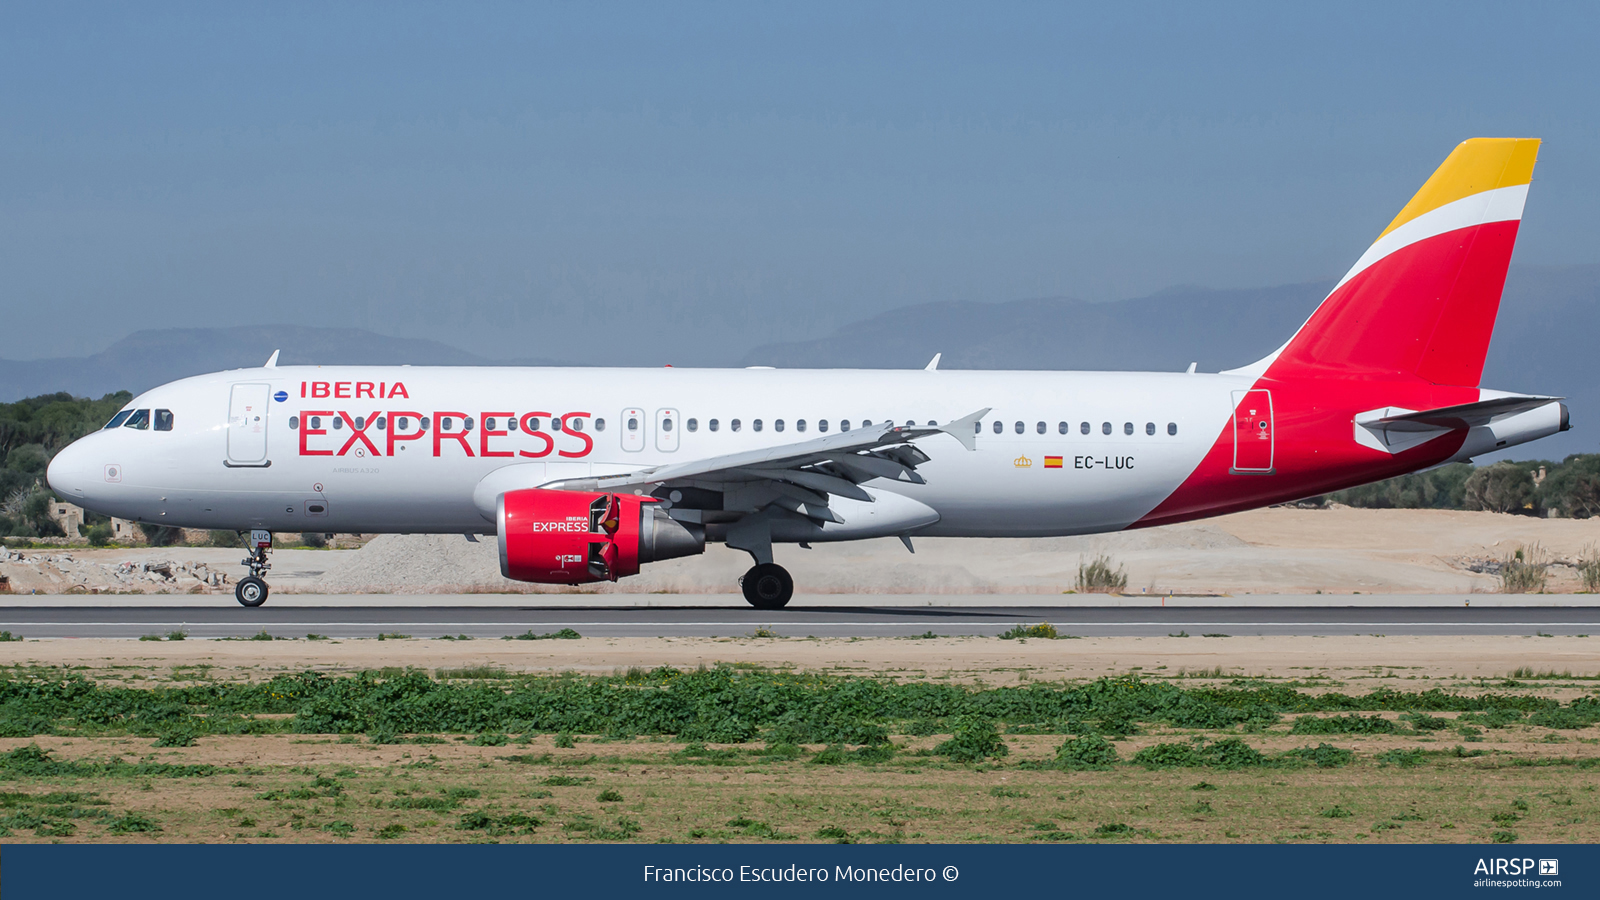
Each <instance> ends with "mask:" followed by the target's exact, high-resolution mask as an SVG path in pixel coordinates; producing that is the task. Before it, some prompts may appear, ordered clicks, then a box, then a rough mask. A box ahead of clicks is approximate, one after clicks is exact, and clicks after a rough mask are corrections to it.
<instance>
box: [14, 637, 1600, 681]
mask: <svg viewBox="0 0 1600 900" xmlns="http://www.w3.org/2000/svg"><path fill="white" fill-rule="evenodd" d="M719 663H726V664H730V665H740V666H748V665H756V666H770V667H777V668H793V669H796V670H800V671H808V672H816V671H821V672H833V673H838V674H856V675H880V674H881V675H891V676H894V677H897V678H930V679H931V678H937V679H951V680H954V681H958V682H963V683H964V682H973V681H979V680H981V681H983V682H985V683H988V684H1012V683H1016V682H1018V681H1025V680H1030V679H1031V680H1034V681H1058V680H1062V679H1070V680H1079V679H1090V678H1098V677H1101V676H1104V675H1120V674H1124V673H1128V672H1141V673H1144V674H1148V675H1160V676H1178V675H1180V674H1181V675H1191V674H1197V673H1221V674H1222V675H1223V676H1226V677H1264V678H1281V679H1295V678H1308V677H1318V678H1330V679H1334V680H1337V681H1372V680H1378V681H1382V682H1385V683H1390V682H1392V681H1401V682H1404V681H1448V680H1451V679H1466V680H1471V679H1481V678H1504V677H1506V676H1508V675H1509V674H1511V673H1512V672H1515V671H1517V670H1518V669H1527V670H1531V671H1534V672H1540V673H1544V672H1556V673H1560V672H1567V673H1570V674H1572V675H1573V676H1575V677H1581V678H1596V679H1600V634H1597V635H1595V636H1590V637H1549V638H1539V637H1522V636H1503V635H1482V636H1472V637H1441V636H1407V637H1379V636H1372V635H1355V636H1331V637H1304V636H1293V637H1288V636H1266V637H1228V638H1207V637H1200V636H1198V635H1197V636H1193V637H1187V638H1176V637H1164V638H1141V637H1092V638H1079V639H1062V640H1053V641H1051V640H1022V641H1002V640H997V639H995V638H986V637H946V638H936V639H911V638H887V637H884V638H751V637H725V638H696V637H681V638H584V639H581V640H549V641H505V640H501V641H490V640H478V641H472V640H468V641H452V640H437V639H423V638H422V636H420V635H419V636H418V637H417V639H414V640H400V641H394V640H388V641H378V640H367V639H363V640H332V641H309V640H296V641H284V640H278V641H217V640H204V641H202V640H186V641H175V642H174V641H130V640H112V639H81V640H44V641H20V642H9V643H0V666H12V667H15V666H44V667H49V668H56V669H71V670H78V671H92V672H94V673H96V677H97V678H102V679H103V678H110V679H112V680H116V681H136V680H145V679H150V680H160V679H163V678H165V677H167V675H168V674H169V673H170V672H172V671H173V670H175V669H180V668H181V669H196V668H201V669H203V670H204V671H206V672H208V673H210V677H213V678H219V679H225V680H237V679H250V680H255V679H261V678H270V677H272V676H273V675H276V674H278V673H281V672H298V671H303V670H306V669H314V670H317V671H324V672H331V673H340V672H357V671H362V670H367V669H381V668H384V667H397V668H418V669H425V670H428V671H437V670H440V669H446V670H448V669H461V668H470V667H477V666H491V667H494V668H498V669H504V670H505V671H507V672H511V673H553V672H580V673H585V674H591V675H609V674H612V673H613V672H616V671H619V670H626V669H629V668H634V667H637V668H644V669H649V668H655V667H656V666H671V667H673V668H679V669H693V668H696V667H699V666H714V665H717V664H719Z"/></svg>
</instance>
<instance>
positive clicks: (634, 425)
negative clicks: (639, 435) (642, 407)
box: [628, 416, 639, 431]
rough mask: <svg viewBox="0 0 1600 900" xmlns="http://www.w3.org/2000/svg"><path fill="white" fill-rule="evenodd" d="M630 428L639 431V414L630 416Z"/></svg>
mask: <svg viewBox="0 0 1600 900" xmlns="http://www.w3.org/2000/svg"><path fill="white" fill-rule="evenodd" d="M628 430H629V431H638V430H639V417H638V416H629V417H628Z"/></svg>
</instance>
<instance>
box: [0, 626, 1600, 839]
mask: <svg viewBox="0 0 1600 900" xmlns="http://www.w3.org/2000/svg"><path fill="white" fill-rule="evenodd" d="M716 663H729V664H733V665H735V666H754V665H764V666H773V667H793V668H795V669H803V670H806V671H816V672H825V673H831V674H837V675H862V674H879V673H883V674H888V675H891V676H892V677H895V678H897V679H901V680H918V679H930V680H944V679H950V680H955V681H959V682H963V683H969V684H990V685H999V684H1016V683H1020V682H1025V681H1034V682H1041V681H1048V682H1065V683H1073V682H1082V681H1086V680H1089V679H1092V678H1095V677H1098V676H1101V675H1106V674H1120V673H1127V672H1137V673H1139V674H1141V675H1142V676H1143V677H1146V678H1151V679H1172V680H1173V681H1174V683H1177V684H1180V685H1182V686H1185V687H1198V686H1206V685H1218V684H1226V683H1227V682H1226V681H1225V680H1219V677H1220V678H1223V679H1225V678H1226V676H1228V675H1233V674H1247V675H1252V676H1255V677H1257V678H1261V679H1266V680H1267V681H1269V682H1278V683H1284V684H1289V685H1293V686H1295V687H1297V688H1299V689H1301V690H1308V691H1312V692H1321V691H1339V692H1343V693H1347V694H1352V695H1357V694H1365V693H1368V692H1369V691H1371V690H1373V689H1375V688H1378V687H1388V688H1393V689H1395V690H1403V691H1423V690H1427V689H1430V688H1439V689H1442V690H1445V691H1451V692H1461V693H1469V694H1473V693H1483V692H1513V693H1518V694H1530V693H1532V694H1537V695H1540V696H1545V697H1549V698H1552V699H1556V700H1560V701H1563V702H1566V701H1570V700H1572V699H1573V698H1575V697H1579V696H1585V695H1592V694H1594V693H1595V691H1596V689H1597V686H1600V638H1579V637H1568V638H1521V637H1474V638H1440V637H1407V638H1383V637H1375V636H1361V637H1328V638H1310V637H1264V638H1209V639H1208V638H1200V637H1194V638H1144V639H1140V638H1090V639H1081V640H1028V641H1020V642H1019V641H999V640H996V639H992V638H989V639H985V638H940V639H893V638H874V639H859V640H849V639H826V640H806V639H764V638H725V639H698V638H682V639H661V638H651V639H645V638H619V639H579V640H568V641H541V642H537V643H528V642H519V641H445V640H437V639H432V640H421V639H417V640H399V641H382V642H380V641H376V640H345V641H306V640H299V641H271V642H255V641H195V640H186V641H181V642H165V641H163V642H153V641H151V642H140V641H114V640H76V641H64V640H61V641H28V642H21V643H3V644H0V664H3V665H6V666H8V667H10V674H11V677H27V676H28V675H41V674H42V675H51V674H52V673H54V674H56V675H59V674H61V673H63V670H66V671H70V672H72V673H75V674H80V675H83V676H85V677H88V678H91V679H93V680H95V681H98V682H101V683H106V684H122V685H126V686H133V687H154V686H160V685H167V684H195V683H206V682H230V681H257V680H261V679H264V678H267V677H270V676H272V675H274V674H277V673H280V672H291V671H300V670H304V669H306V668H312V669H318V670H322V671H327V672H332V673H338V672H344V671H351V670H358V669H374V668H380V667H394V668H396V669H402V670H403V669H406V668H413V669H423V670H427V671H429V672H430V673H431V674H433V675H435V676H436V677H441V678H463V677H465V678H471V677H482V676H483V675H485V674H488V675H493V674H495V673H496V672H497V671H498V670H504V671H506V672H511V673H524V672H525V673H550V672H559V671H572V672H579V673H596V674H611V673H612V672H613V671H614V670H616V669H619V668H626V667H629V666H640V667H649V666H656V665H672V666H677V667H683V668H693V667H696V666H698V665H701V664H704V665H713V664H716ZM1507 676H1515V680H1510V681H1507V680H1506V679H1507ZM1439 715H1440V717H1442V718H1445V719H1449V720H1451V721H1449V722H1447V723H1445V724H1444V725H1441V726H1439V727H1438V728H1437V729H1436V730H1432V731H1426V732H1423V731H1419V732H1415V733H1411V732H1409V731H1408V732H1407V733H1403V734H1360V735H1358V734H1337V735H1325V736H1324V735H1318V736H1310V737H1308V736H1305V735H1292V734H1290V733H1289V729H1290V727H1291V725H1292V721H1293V717H1288V716H1286V717H1284V719H1283V721H1281V722H1279V723H1278V724H1277V725H1274V726H1272V727H1271V728H1268V729H1267V730H1265V731H1261V732H1250V733H1243V732H1238V731H1226V730H1219V731H1206V730H1193V729H1176V728H1170V727H1166V726H1159V725H1158V726H1147V727H1145V728H1144V730H1143V733H1139V734H1135V735H1133V736H1129V737H1125V738H1121V739H1117V740H1116V741H1115V742H1114V743H1115V747H1116V750H1117V753H1118V754H1119V756H1120V758H1121V759H1122V760H1123V761H1124V762H1121V763H1118V764H1117V765H1115V766H1112V767H1110V768H1109V769H1106V770H1104V771H1062V770H1058V769H1052V768H1048V767H1045V765H1044V764H1048V763H1049V761H1050V760H1052V759H1053V758H1054V755H1055V751H1056V748H1057V747H1059V746H1060V745H1061V744H1062V742H1063V740H1065V739H1066V738H1065V737H1064V736H1063V735H1045V734H1026V733H1015V734H1008V735H1006V737H1005V740H1006V743H1007V747H1008V749H1009V751H1010V752H1009V753H1008V754H1007V755H1006V756H1005V757H1004V758H1003V759H1000V760H996V761H991V762H988V763H984V764H979V765H971V764H960V763H955V762H951V761H949V760H947V759H945V758H943V757H940V756H935V755H929V753H928V752H927V751H929V750H931V749H932V748H934V747H935V746H937V745H938V744H939V743H940V742H941V741H943V740H944V739H946V738H947V737H948V735H922V736H910V735H896V736H894V737H893V742H894V744H895V745H896V751H895V752H894V753H893V754H892V755H891V756H889V758H887V759H883V760H879V761H877V762H863V761H859V760H847V761H843V762H840V761H838V760H832V761H829V760H828V759H826V758H824V759H823V760H821V761H818V759H817V757H818V755H819V753H820V752H821V751H822V750H823V748H822V747H821V746H806V747H802V748H798V749H797V750H791V751H789V753H788V754H778V755H772V754H768V753H766V752H764V751H765V749H766V748H765V746H764V745H763V744H760V743H751V744H744V745H732V746H729V745H712V746H710V747H704V746H703V745H685V744H683V743H681V742H675V741H672V740H670V739H668V738H664V737H658V738H639V739H627V740H607V739H605V738H603V737H601V736H595V735H587V736H586V735H577V736H573V739H572V742H571V746H561V744H562V743H564V742H562V741H559V740H558V739H557V738H556V737H555V736H552V735H548V734H529V735H523V736H520V737H518V736H515V735H492V734H491V735H483V736H473V735H452V734H441V735H425V736H413V737H411V738H409V739H407V740H408V742H407V743H398V744H376V743H373V742H371V740H370V739H369V738H368V737H366V736H356V735H346V736H337V735H314V734H265V735H255V736H233V735H217V736H202V737H200V738H199V739H198V741H197V743H196V744H195V745H194V746H190V747H180V748H160V747H155V746H153V745H152V741H151V739H150V738H149V737H137V736H132V735H127V734H120V735H118V734H113V735H108V736H92V737H82V736H68V737H61V736H50V735H41V736H38V737H34V738H10V739H0V754H5V753H13V752H14V751H16V750H18V749H19V748H27V747H29V746H30V745H37V747H39V748H40V749H41V750H42V751H45V752H48V753H49V754H50V758H52V759H55V760H65V761H85V760H88V761H93V760H100V761H104V760H108V759H111V758H120V759H122V760H125V761H126V762H128V763H132V764H135V765H137V764H140V763H145V764H169V765H190V766H193V765H209V766H214V767H217V768H216V769H214V770H163V769H150V768H149V767H148V766H146V768H145V769H143V770H140V769H137V768H136V767H135V768H129V767H124V768H123V769H120V770H118V772H117V773H114V774H104V775H98V776H95V777H77V776H72V775H54V776H38V777H34V776H26V775H16V774H6V775H3V776H0V777H5V778H6V779H7V780H5V781H3V782H0V827H4V828H6V829H9V831H10V834H9V836H7V837H6V840H8V841H51V840H76V841H84V840H87V841H135V842H144V841H159V842H257V841H263V842H276V841H295V842H306V841H315V842H348V841H381V840H399V841H425V842H469V841H486V840H494V841H538V842H568V841H618V840H628V841H675V842H682V841H759V842H785V841H861V842H880V841H915V842H945V841H954V842H969V841H970V842H1017V841H1193V842H1269V841H1290V842H1319V841H1325V842H1483V841H1490V840H1501V841H1518V842H1523V841H1528V842H1532V841H1542V842H1580V841H1581V842H1593V841H1596V840H1600V793H1597V791H1596V787H1597V784H1600V779H1596V777H1595V774H1594V772H1595V767H1594V766H1593V764H1594V763H1595V762H1596V760H1597V758H1600V727H1595V726H1589V727H1586V728H1580V729H1567V730H1554V729H1549V728H1541V727H1535V726H1533V725H1530V724H1526V723H1518V724H1512V725H1507V726H1504V727H1476V726H1473V725H1467V724H1464V723H1457V722H1455V721H1454V720H1455V716H1456V714H1454V713H1441V714H1439ZM1384 716H1385V717H1386V718H1389V719H1394V718H1395V715H1394V714H1392V713H1385V714H1384ZM264 718H267V717H264ZM1227 737H1236V738H1239V739H1242V740H1244V741H1245V742H1246V743H1248V744H1250V745H1251V746H1252V747H1255V748H1256V749H1258V750H1260V751H1261V752H1263V753H1266V754H1268V755H1275V754H1278V753H1281V752H1284V751H1290V750H1295V749H1300V748H1306V747H1314V746H1316V745H1317V744H1319V743H1327V744H1331V745H1333V746H1335V747H1337V748H1340V749H1343V750H1350V751H1353V752H1354V758H1353V761H1352V762H1350V763H1349V764H1348V765H1342V766H1339V767H1334V768H1318V767H1316V766H1311V765H1302V766H1298V767H1287V768H1278V767H1272V768H1250V769H1238V770H1219V769H1209V768H1176V769H1157V770H1153V771H1152V770H1147V769H1145V768H1143V767H1140V766H1137V765H1133V764H1129V763H1127V762H1126V760H1128V759H1129V758H1130V757H1132V756H1133V755H1134V754H1135V753H1136V752H1138V751H1139V750H1140V749H1143V748H1145V747H1148V746H1151V745H1153V744H1156V743H1161V742H1174V741H1176V742H1187V741H1190V740H1193V739H1199V738H1205V739H1209V740H1216V739H1221V738H1227ZM1390 751H1399V754H1398V755H1397V754H1393V753H1390ZM1416 751H1422V752H1421V753H1418V752H1416ZM25 752H26V751H25ZM1386 754H1388V755H1386ZM141 771H143V772H145V773H146V774H140V772H141ZM163 773H165V774H163ZM186 773H187V774H186Z"/></svg>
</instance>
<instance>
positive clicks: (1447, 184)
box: [1240, 138, 1539, 387]
mask: <svg viewBox="0 0 1600 900" xmlns="http://www.w3.org/2000/svg"><path fill="white" fill-rule="evenodd" d="M1538 152H1539V142H1538V141H1537V140H1530V139H1517V138H1474V139H1473V140H1470V141H1466V142H1465V143H1462V144H1461V145H1459V146H1457V147H1456V149H1455V150H1454V151H1453V152H1452V153H1451V154H1450V156H1449V157H1448V158H1446V159H1445V161H1444V164H1443V165H1441V166H1439V168H1438V170H1437V171H1435V172H1434V173H1433V177H1431V178H1429V179H1428V181H1427V183H1426V184H1424V185H1423V186H1422V190H1420V191H1418V192H1417V195H1416V196H1415V197H1413V198H1411V202H1410V203H1408V204H1406V207H1405V209H1402V210H1401V211H1400V215H1398V216H1396V217H1395V220H1394V221H1393V222H1392V223H1390V225H1389V227H1388V228H1387V229H1385V230H1384V232H1383V234H1382V235H1380V236H1379V237H1378V240H1377V242H1376V243H1374V244H1373V245H1372V247H1371V248H1369V249H1368V250H1367V252H1366V253H1365V254H1363V255H1362V257H1361V259H1360V260H1359V261H1357V262H1356V264H1355V267H1354V268H1352V269H1351V270H1350V273H1349V274H1347V275H1346V276H1345V277H1344V279H1343V280H1342V281H1340V282H1339V284H1338V286H1337V287H1335V288H1334V289H1333V292H1332V293H1331V294H1329V295H1328V297H1327V299H1326V300H1324V301H1322V305H1321V306H1319V307H1317V311H1316V312H1315V313H1313V314H1312V315H1311V318H1310V320H1308V321H1307V322H1306V324H1305V325H1303V326H1301V328H1300V330H1299V331H1298V332H1297V333H1296V334H1295V336H1294V337H1293V338H1292V339H1290V341H1289V343H1287V344H1285V345H1284V346H1283V348H1282V349H1281V350H1279V351H1278V352H1277V353H1275V354H1273V355H1272V356H1269V357H1267V358H1266V359H1264V360H1262V361H1261V362H1259V363H1256V364H1255V365H1253V366H1249V367H1246V368H1245V369H1243V370H1240V371H1241V372H1253V373H1256V374H1261V373H1265V374H1267V375H1268V376H1270V377H1273V378H1290V377H1307V376H1311V377H1315V376H1328V375H1337V374H1342V375H1345V376H1347V377H1348V376H1349V375H1351V374H1356V373H1366V374H1370V375H1373V376H1378V377H1386V376H1387V377H1393V376H1401V377H1404V376H1412V377H1417V378H1421V379H1423V380H1426V381H1429V382H1432V383H1434V384H1448V385H1462V386H1468V387H1473V386H1476V385H1477V384H1478V380H1479V378H1480V377H1481V376H1482V374H1483V360H1484V356H1485V354H1486V353H1487V352H1488V350H1489V337H1490V335H1491V333H1492V332H1493V331H1494V319H1495V314H1496V313H1497V312H1498V311H1499V308H1500V291H1501V288H1503V287H1504V285H1505V278H1506V267H1507V266H1508V265H1509V264H1510V262H1511V250H1512V247H1513V246H1514V245H1515V243H1516V240H1517V227H1518V225H1519V224H1520V223H1521V220H1522V206H1523V202H1524V200H1526V198H1527V195H1528V183H1529V182H1530V181H1531V180H1532V178H1533V165H1534V160H1535V158H1536V157H1537V156H1538Z"/></svg>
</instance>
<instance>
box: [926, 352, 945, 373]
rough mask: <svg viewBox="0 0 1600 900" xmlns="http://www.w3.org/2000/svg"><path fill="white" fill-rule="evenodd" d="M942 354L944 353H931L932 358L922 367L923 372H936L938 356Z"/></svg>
mask: <svg viewBox="0 0 1600 900" xmlns="http://www.w3.org/2000/svg"><path fill="white" fill-rule="evenodd" d="M943 355H944V354H943V353H935V354H934V355H933V359H932V360H930V361H929V362H928V364H927V365H925V366H923V367H922V371H924V372H937V371H939V357H941V356H943Z"/></svg>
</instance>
